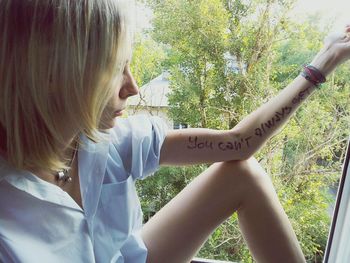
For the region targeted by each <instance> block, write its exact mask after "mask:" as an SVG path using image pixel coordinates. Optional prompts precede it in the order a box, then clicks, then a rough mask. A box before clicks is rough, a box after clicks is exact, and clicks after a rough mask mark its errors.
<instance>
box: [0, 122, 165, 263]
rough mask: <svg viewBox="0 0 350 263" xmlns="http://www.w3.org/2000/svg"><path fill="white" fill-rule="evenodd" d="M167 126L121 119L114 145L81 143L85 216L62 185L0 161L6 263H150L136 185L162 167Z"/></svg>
mask: <svg viewBox="0 0 350 263" xmlns="http://www.w3.org/2000/svg"><path fill="white" fill-rule="evenodd" d="M165 135H166V125H165V124H164V122H162V121H161V120H160V119H159V118H155V117H152V118H148V117H145V116H134V117H130V118H127V119H118V120H117V125H116V127H115V128H114V129H111V130H110V133H109V135H108V141H105V142H99V143H93V142H91V141H90V140H88V139H87V138H86V137H85V136H81V138H82V140H83V142H85V145H86V146H84V147H80V148H79V151H78V165H79V166H78V167H79V169H78V171H79V179H80V189H81V195H82V204H83V208H84V210H82V209H81V208H80V207H79V206H78V205H77V203H76V202H75V201H74V200H73V199H72V198H71V197H70V195H69V194H67V193H66V192H65V191H63V190H62V189H61V188H59V187H58V186H56V185H53V184H50V183H48V182H46V181H44V180H42V179H40V178H38V177H37V176H35V175H34V174H32V173H30V172H28V171H19V170H16V169H14V168H13V167H10V166H9V165H8V164H7V163H6V161H5V160H4V159H0V262H5V263H7V262H26V263H27V262H28V263H31V262H33V263H34V262H35V263H37V262H49V263H54V262H59V263H62V262H74V263H77V262H84V263H89V262H102V263H104V262H118V263H122V262H130V263H144V262H145V261H146V257H147V249H146V247H145V245H144V243H143V241H142V239H141V237H140V230H141V227H142V211H141V207H140V202H139V199H138V196H137V193H136V189H135V180H136V179H142V178H145V177H146V176H148V175H150V174H152V173H153V172H154V171H155V170H156V169H157V168H158V166H159V155H160V148H161V145H162V143H163V141H164V138H165Z"/></svg>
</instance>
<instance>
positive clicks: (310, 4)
mask: <svg viewBox="0 0 350 263" xmlns="http://www.w3.org/2000/svg"><path fill="white" fill-rule="evenodd" d="M315 14H317V15H320V16H321V17H322V19H321V20H322V23H324V25H326V24H327V23H329V22H331V21H334V26H333V27H332V31H341V30H343V28H344V26H345V25H346V24H350V0H298V2H297V4H296V7H295V10H294V11H293V16H295V18H296V19H298V18H301V19H303V18H304V17H306V16H307V15H315Z"/></svg>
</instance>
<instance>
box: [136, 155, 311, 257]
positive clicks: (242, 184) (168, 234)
mask: <svg viewBox="0 0 350 263" xmlns="http://www.w3.org/2000/svg"><path fill="white" fill-rule="evenodd" d="M235 211H237V212H238V218H239V224H240V228H241V230H242V233H243V235H244V238H245V240H246V242H247V244H248V246H249V249H250V251H251V252H252V254H253V256H254V258H255V260H257V261H258V262H268V263H274V262H276V263H280V262H284V263H288V262H305V259H304V256H303V254H302V251H301V249H300V246H299V244H298V241H297V239H296V236H295V234H294V232H293V229H292V227H291V225H290V222H289V220H288V218H287V216H286V214H285V213H284V211H283V209H282V207H281V205H280V203H279V201H278V198H277V195H276V193H275V191H274V189H273V186H272V184H271V181H270V179H269V177H268V176H267V174H266V173H265V172H264V170H263V169H262V168H261V167H260V165H259V164H258V162H257V161H256V160H255V159H250V160H248V161H232V162H226V163H216V164H214V165H212V166H211V167H209V168H208V169H207V170H206V171H204V172H203V173H202V174H201V175H199V176H198V177H197V178H196V179H195V180H193V182H191V183H190V184H189V185H188V186H187V187H185V189H184V190H183V191H181V192H180V193H179V194H178V195H177V196H176V197H175V198H174V199H173V200H171V201H170V202H169V203H168V204H167V205H166V206H164V207H163V208H162V209H161V210H160V211H159V212H158V213H157V214H156V215H155V216H154V217H152V218H151V220H150V221H148V222H147V223H146V224H145V225H144V227H143V230H142V237H143V240H144V242H145V244H146V247H147V248H148V251H149V253H148V260H147V262H148V263H155V262H168V263H171V262H174V263H182V262H189V261H190V260H191V259H192V258H193V257H194V256H195V254H196V253H197V252H198V250H199V249H200V247H201V246H202V245H203V243H204V242H205V241H206V240H207V238H208V237H209V235H210V234H211V233H212V232H213V231H214V230H215V228H216V227H217V226H218V225H220V224H221V223H222V222H223V221H224V220H226V219H227V218H228V217H229V216H230V215H232V214H233V213H234V212H235Z"/></svg>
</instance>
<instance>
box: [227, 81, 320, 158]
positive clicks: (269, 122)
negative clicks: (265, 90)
mask: <svg viewBox="0 0 350 263" xmlns="http://www.w3.org/2000/svg"><path fill="white" fill-rule="evenodd" d="M315 89H316V88H315V86H313V85H312V84H311V83H310V82H309V81H307V80H306V79H305V78H303V77H301V76H298V77H297V78H296V79H295V80H294V81H293V82H292V83H291V84H289V85H288V86H287V87H286V88H285V89H283V90H282V91H281V92H280V93H279V94H278V95H277V96H276V97H274V98H273V99H271V100H270V101H269V102H267V103H266V104H264V105H262V106H261V107H260V108H258V109H257V110H256V111H254V112H253V113H251V114H250V115H248V116H247V117H245V118H244V119H243V120H242V121H241V122H239V123H238V125H236V126H235V127H234V128H233V129H232V130H231V131H230V132H231V133H232V134H233V136H237V134H239V136H240V137H241V138H240V139H243V140H244V141H246V143H245V144H244V148H242V154H241V156H237V157H236V156H235V158H236V159H241V158H248V157H250V156H252V155H254V154H255V153H256V152H257V151H258V150H259V149H260V148H261V147H262V146H263V145H264V144H265V142H266V141H267V140H268V139H269V138H271V137H272V136H273V135H274V134H276V132H278V130H279V129H280V128H281V127H282V126H283V125H284V124H285V123H286V122H287V121H288V120H289V119H290V117H291V116H292V115H293V113H294V112H295V111H296V110H297V109H298V108H299V106H300V105H301V104H302V103H303V102H304V101H305V100H306V99H307V98H308V97H309V96H310V95H311V94H312V93H313V92H314V91H315Z"/></svg>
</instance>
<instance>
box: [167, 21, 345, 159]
mask: <svg viewBox="0 0 350 263" xmlns="http://www.w3.org/2000/svg"><path fill="white" fill-rule="evenodd" d="M346 32H350V26H349V27H348V28H347V29H346ZM349 58H350V36H347V35H345V34H341V35H339V36H336V37H333V38H329V39H328V40H327V41H326V45H325V47H324V48H323V49H322V50H321V51H320V52H319V53H318V54H317V56H316V57H315V58H314V60H313V61H312V63H311V65H312V66H314V68H316V69H315V72H316V73H315V72H313V73H312V72H311V73H312V74H311V73H310V72H309V71H308V74H311V77H312V78H311V81H313V82H315V81H316V82H315V83H320V82H323V81H324V80H325V79H324V77H323V76H322V75H324V76H327V75H329V74H330V73H331V72H332V71H333V70H334V69H335V68H336V66H337V65H339V64H341V63H343V62H344V61H346V60H348V59H349ZM317 69H318V70H317ZM308 70H309V68H308ZM305 72H306V71H304V73H305ZM320 76H322V77H320ZM306 77H308V78H309V79H310V76H306ZM320 79H323V80H322V81H320ZM315 89H316V88H315V86H314V85H313V84H312V83H311V82H309V81H308V80H306V79H305V78H304V77H302V76H298V77H297V78H296V79H295V80H294V81H293V82H292V83H291V84H289V85H288V86H287V87H286V88H285V89H284V90H282V91H281V92H280V93H279V94H278V95H277V96H276V97H275V98H273V99H271V100H270V101H269V102H267V103H266V104H264V105H262V106H261V107H260V108H259V109H257V110H256V111H254V112H253V113H251V114H250V115H248V116H247V117H245V118H244V119H243V120H242V121H241V122H240V123H238V125H237V126H236V127H234V128H233V129H232V130H229V131H216V130H210V129H189V130H183V131H173V132H171V133H170V134H169V135H168V136H167V137H166V139H165V141H164V144H163V147H162V150H161V159H160V163H161V164H165V165H169V164H171V165H181V164H196V163H212V162H218V161H229V160H243V159H247V158H249V157H250V156H252V155H253V154H254V153H255V152H256V151H258V150H259V149H260V147H261V146H262V145H263V144H264V143H265V142H266V141H267V140H268V139H269V138H270V137H272V136H273V135H274V134H275V133H276V132H277V131H278V130H279V129H280V128H281V127H282V126H283V124H285V123H286V122H287V121H288V120H289V119H290V117H291V116H292V114H293V113H294V112H295V111H296V110H297V109H298V107H299V106H300V105H301V104H302V102H304V101H305V100H306V99H307V97H309V96H310V95H311V94H312V93H313V92H314V90H315Z"/></svg>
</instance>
